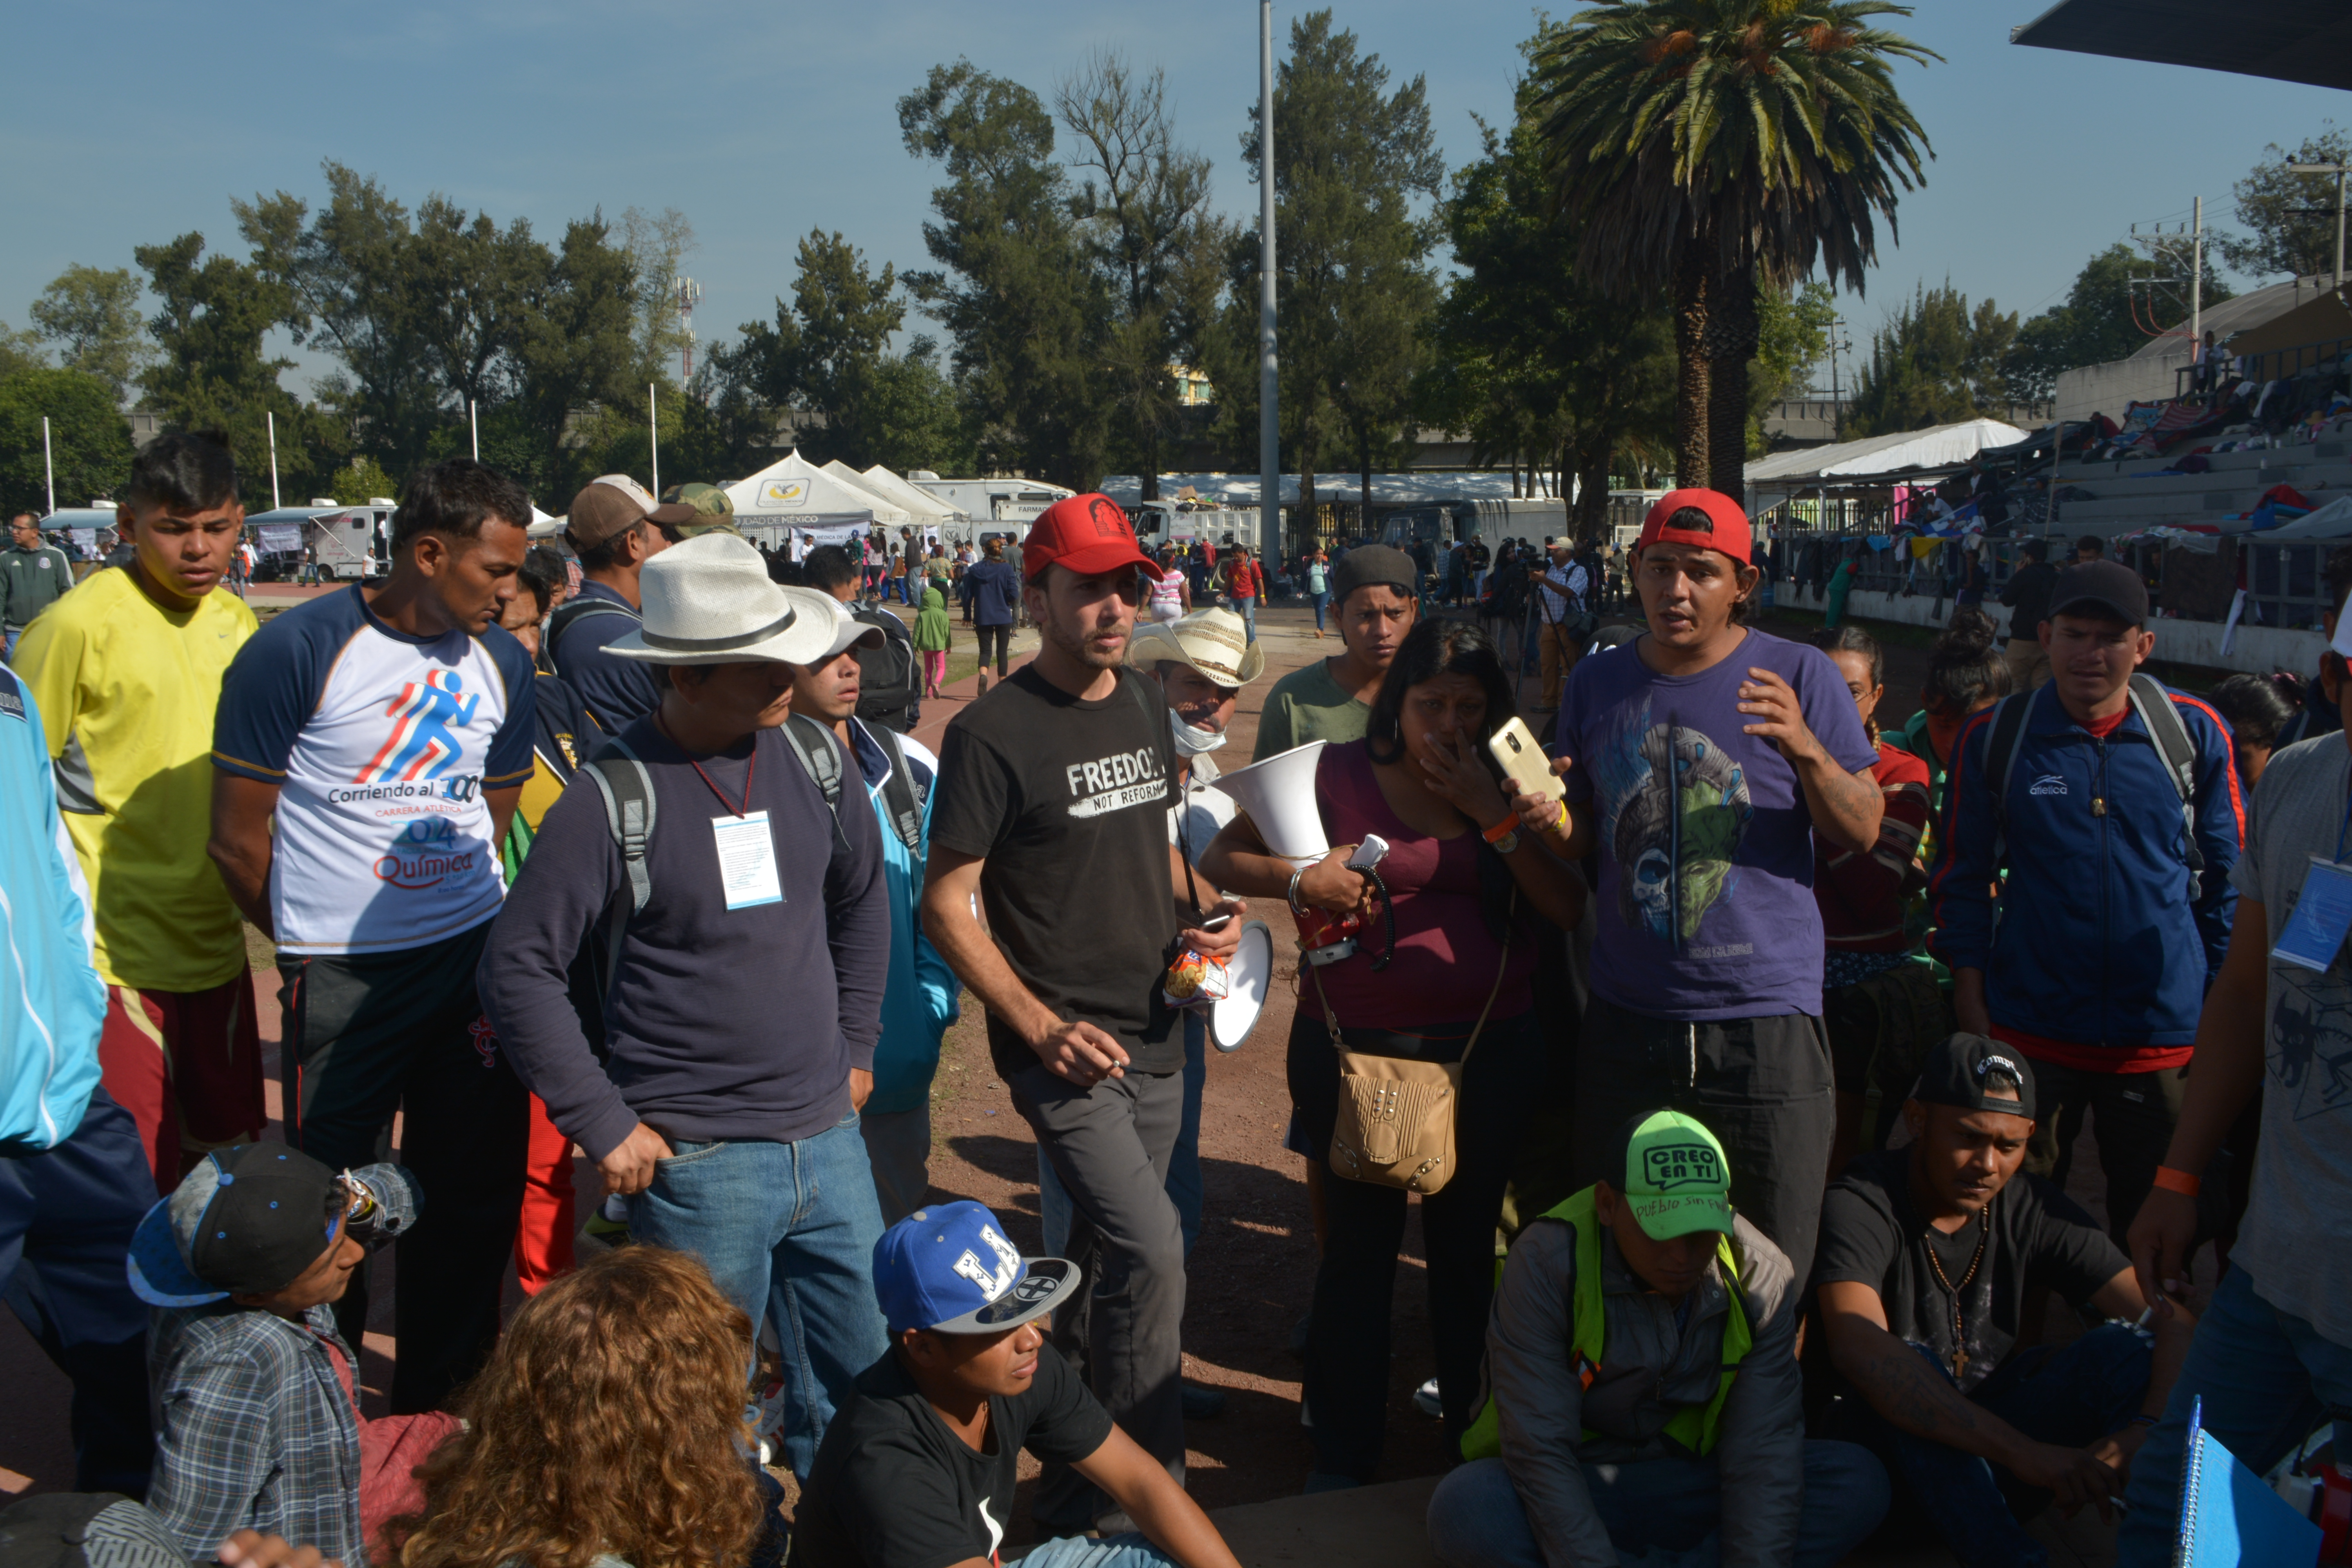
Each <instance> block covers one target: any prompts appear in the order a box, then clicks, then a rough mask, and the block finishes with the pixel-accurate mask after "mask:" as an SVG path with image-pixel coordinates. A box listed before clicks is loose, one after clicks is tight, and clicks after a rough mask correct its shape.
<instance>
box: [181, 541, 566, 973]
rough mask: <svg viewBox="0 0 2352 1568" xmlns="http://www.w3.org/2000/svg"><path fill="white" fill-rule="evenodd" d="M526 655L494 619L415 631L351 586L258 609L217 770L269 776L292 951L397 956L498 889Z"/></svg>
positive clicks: (519, 763) (527, 708)
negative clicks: (501, 819) (499, 841)
mask: <svg viewBox="0 0 2352 1568" xmlns="http://www.w3.org/2000/svg"><path fill="white" fill-rule="evenodd" d="M533 723H534V712H533V687H532V680H531V666H530V655H529V654H528V653H527V652H525V651H524V649H523V646H522V645H521V644H520V642H517V641H516V640H515V638H514V637H513V636H512V635H511V634H510V633H508V632H506V631H503V630H501V629H500V628H499V627H497V626H492V627H490V628H489V629H488V631H486V632H483V633H482V634H481V635H479V636H478V637H469V636H467V634H465V633H463V632H447V633H444V634H443V635H441V636H440V637H410V636H408V635H406V634H405V633H403V632H398V631H394V629H393V628H392V627H390V626H386V625H385V624H384V623H383V622H382V621H380V620H378V619H376V617H375V616H373V615H372V614H371V613H369V611H368V608H367V605H366V601H365V600H364V598H363V597H362V594H361V590H360V586H359V584H352V586H351V587H349V588H347V589H345V590H344V591H343V592H341V593H339V594H332V595H327V596H326V597H323V598H319V599H313V600H311V601H310V603H309V604H307V605H301V606H299V608H296V609H293V610H289V611H287V612H286V613H284V614H282V615H280V616H277V617H276V618H275V619H273V620H270V621H268V622H266V623H265V624H264V625H263V626H262V628H261V630H260V631H259V632H257V633H256V634H255V635H254V637H253V638H252V640H250V641H249V642H247V644H246V645H245V647H244V648H243V649H242V650H241V651H240V652H239V653H238V655H237V658H236V662H235V663H234V664H232V665H230V667H229V670H228V675H227V678H226V680H225V681H224V682H223V684H222V688H221V700H220V710H219V717H218V719H217V721H215V728H214V731H213V766H214V767H215V768H216V769H218V770H219V771H221V772H223V773H234V774H236V775H238V776H239V777H243V778H250V779H257V780H260V781H261V782H263V783H265V784H277V785H278V786H280V788H279V794H278V825H277V842H276V845H275V848H274V853H273V855H272V858H271V863H270V876H269V902H270V910H271V914H272V917H273V918H274V920H275V921H276V923H277V928H278V932H277V934H278V947H279V949H280V950H281V951H283V952H290V953H297V954H318V953H367V952H398V951H400V950H402V949H404V948H412V947H422V946H425V944H427V943H429V942H439V941H441V940H443V939H444V938H446V937H452V936H456V935H457V934H458V933H460V932H462V931H470V930H472V929H473V928H474V927H475V926H477V925H479V924H480V923H481V922H482V921H486V920H488V919H489V918H490V917H491V916H493V915H495V914H497V913H498V910H499V900H501V898H502V897H503V896H504V884H503V879H501V877H500V875H499V852H498V847H497V846H496V845H495V844H493V843H492V842H491V841H490V812H489V806H488V804H487V803H486V802H485V801H484V800H483V798H482V796H483V794H484V792H485V791H488V790H497V789H506V788H510V787H514V786H517V785H520V784H522V782H523V781H524V780H525V779H527V778H529V777H530V771H531V765H532V764H531V741H532V732H533Z"/></svg>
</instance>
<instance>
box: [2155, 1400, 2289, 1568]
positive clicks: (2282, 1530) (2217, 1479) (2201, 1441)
mask: <svg viewBox="0 0 2352 1568" xmlns="http://www.w3.org/2000/svg"><path fill="white" fill-rule="evenodd" d="M2172 1561H2173V1564H2174V1568H2239V1565H2240V1564H2241V1563H2243V1564H2245V1565H2246V1568H2311V1565H2312V1564H2314V1563H2317V1562H2318V1561H2319V1526H2317V1525H2315V1524H2314V1523H2312V1522H2311V1521H2309V1520H2307V1519H2305V1518H2304V1517H2303V1515H2301V1514H2299V1513H2297V1512H2295V1511H2294V1509H2293V1508H2291V1507H2290V1506H2288V1504H2287V1500H2285V1499H2284V1498H2283V1497H2281V1496H2279V1495H2278V1493H2276V1492H2274V1491H2273V1490H2271V1489H2270V1488H2268V1487H2266V1486H2264V1485H2263V1479H2262V1478H2261V1477H2260V1476H2257V1475H2256V1474H2254V1472H2253V1471H2252V1470H2250V1469H2248V1468H2246V1467H2245V1466H2243V1465H2242V1464H2240V1463H2238V1460H2237V1457H2236V1456H2235V1455H2233V1454H2231V1452H2230V1450H2229V1449H2227V1448H2224V1447H2221V1443H2220V1442H2219V1441H2217V1440H2216V1439H2215V1437H2214V1436H2213V1434H2211V1433H2210V1432H2208V1431H2206V1430H2205V1402H2204V1401H2203V1400H2201V1399H2200V1400H2199V1401H2197V1403H2196V1404H2195V1405H2194V1406H2192V1407H2191V1409H2190V1410H2189V1459H2188V1463H2187V1464H2186V1465H2185V1466H2184V1467H2183V1473H2182V1475H2181V1478H2180V1542H2179V1550H2177V1551H2176V1552H2174V1553H2173V1558H2172Z"/></svg>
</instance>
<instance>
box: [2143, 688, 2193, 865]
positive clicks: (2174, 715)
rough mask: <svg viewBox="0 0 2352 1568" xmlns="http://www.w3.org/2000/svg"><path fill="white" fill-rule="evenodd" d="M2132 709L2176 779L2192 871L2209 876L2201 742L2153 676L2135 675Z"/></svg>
mask: <svg viewBox="0 0 2352 1568" xmlns="http://www.w3.org/2000/svg"><path fill="white" fill-rule="evenodd" d="M2131 700H2132V707H2133V708H2134V709H2135V710H2137V712H2138V714H2139V721H2140V722H2141V723H2143V724H2145V725H2147V732H2148V735H2149V738H2150V739H2152V740H2154V741H2155V742H2156V749H2157V752H2158V755H2160V756H2161V757H2163V759H2164V771H2165V772H2166V773H2168V774H2170V775H2171V777H2172V787H2173V789H2174V790H2176V791H2177V792H2179V795H2180V817H2181V826H2182V829H2183V832H2184V834H2185V837H2186V841H2187V843H2188V846H2189V870H2191V871H2192V872H2195V873H2196V874H2197V875H2198V876H2200V877H2202V876H2203V875H2204V872H2205V853H2204V851H2203V850H2201V849H2200V848H2198V847H2197V742H2196V741H2195V740H2194V739H2192V738H2191V737H2190V735H2189V726H2188V725H2187V724H2186V723H2185V722H2183V721H2182V720H2181V717H2180V710H2179V709H2178V708H2176V707H2174V706H2173V703H2172V693H2170V692H2169V691H2167V690H2166V689H2164V683H2163V682H2162V681H2160V680H2158V679H2156V677H2154V676H2152V675H2147V674H2142V673H2139V672H2137V671H2136V672H2134V674H2133V675H2132V678H2131Z"/></svg>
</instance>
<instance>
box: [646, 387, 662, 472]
mask: <svg viewBox="0 0 2352 1568" xmlns="http://www.w3.org/2000/svg"><path fill="white" fill-rule="evenodd" d="M646 433H647V434H648V435H649V436H650V437H652V439H653V447H654V499H655V500H660V499H661V404H660V403H659V402H658V401H657V400H656V398H655V396H654V384H653V383H652V382H650V381H649V382H647V383H646Z"/></svg>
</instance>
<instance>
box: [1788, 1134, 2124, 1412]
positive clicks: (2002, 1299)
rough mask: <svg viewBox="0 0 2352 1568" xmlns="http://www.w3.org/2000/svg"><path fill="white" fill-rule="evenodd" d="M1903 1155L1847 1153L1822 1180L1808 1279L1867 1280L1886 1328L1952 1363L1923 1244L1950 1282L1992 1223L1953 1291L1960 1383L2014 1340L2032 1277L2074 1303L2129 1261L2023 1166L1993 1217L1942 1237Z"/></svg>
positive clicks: (1939, 1286) (1945, 1313)
mask: <svg viewBox="0 0 2352 1568" xmlns="http://www.w3.org/2000/svg"><path fill="white" fill-rule="evenodd" d="M1910 1164H1911V1151H1910V1150H1909V1149H1908V1148H1904V1149H1881V1150H1877V1151H1875V1152H1871V1153H1868V1154H1864V1155H1861V1156H1859V1157H1858V1158H1856V1159H1855V1160H1854V1162H1853V1163H1852V1164H1850V1165H1848V1166H1847V1167H1846V1168H1845V1172H1844V1173H1843V1174H1842V1175H1841V1176H1839V1177H1838V1179H1837V1180H1836V1181H1835V1182H1833V1183H1832V1184H1831V1185H1830V1190H1829V1193H1828V1195H1827V1196H1825V1197H1824V1198H1823V1199H1822V1239H1821V1245H1820V1247H1819V1249H1818V1250H1817V1251H1816V1252H1815V1254H1814V1257H1813V1288H1814V1289H1820V1288H1821V1287H1822V1286H1823V1285H1829V1284H1835V1283H1839V1282H1841V1281H1846V1280H1852V1281H1853V1282H1855V1283H1858V1284H1863V1285H1867V1286H1869V1287H1870V1288H1871V1289H1874V1290H1876V1291H1877V1292H1878V1299H1879V1300H1880V1301H1881V1302H1882V1303H1883V1304H1884V1305H1885V1310H1886V1327H1887V1330H1888V1331H1889V1332H1891V1333H1893V1334H1894V1335H1895V1338H1896V1339H1898V1340H1906V1341H1908V1342H1911V1343H1913V1344H1924V1345H1926V1346H1927V1347H1928V1348H1929V1349H1930V1350H1932V1351H1934V1352H1935V1353H1936V1355H1937V1359H1938V1360H1940V1361H1941V1362H1942V1363H1944V1365H1945V1366H1946V1367H1949V1366H1950V1365H1951V1364H1952V1305H1953V1302H1952V1292H1951V1291H1950V1290H1948V1289H1945V1287H1944V1284H1943V1282H1942V1281H1939V1280H1938V1279H1937V1276H1936V1270H1935V1268H1932V1267H1930V1264H1929V1256H1930V1249H1931V1248H1932V1249H1933V1257H1934V1260H1935V1263H1936V1264H1937V1265H1940V1266H1941V1267H1942V1269H1943V1279H1945V1280H1948V1281H1950V1282H1951V1284H1953V1285H1954V1286H1958V1284H1959V1282H1960V1281H1961V1279H1964V1278H1966V1277H1967V1275H1968V1272H1969V1259H1971V1258H1974V1257H1975V1256H1976V1250H1977V1243H1978V1241H1979V1239H1980V1238H1982V1237H1983V1235H1984V1232H1983V1228H1982V1227H1983V1226H1985V1225H1987V1224H1988V1223H1990V1226H1992V1235H1991V1237H1990V1240H1988V1241H1987V1242H1986V1245H1985V1257H1984V1262H1983V1264H1982V1265H1981V1266H1980V1267H1979V1268H1978V1269H1977V1272H1976V1277H1975V1278H1974V1279H1970V1280H1969V1285H1968V1288H1967V1289H1965V1290H1962V1291H1961V1292H1960V1300H1959V1309H1960V1321H1961V1322H1962V1323H1963V1324H1964V1325H1965V1327H1966V1330H1967V1337H1966V1340H1965V1342H1964V1343H1965V1348H1966V1349H1967V1351H1968V1357H1969V1359H1968V1366H1967V1370H1966V1372H1965V1373H1963V1374H1962V1375H1961V1377H1960V1380H1959V1383H1960V1386H1961V1388H1962V1389H1963V1390H1966V1389H1969V1388H1973V1387H1975V1386H1976V1385H1977V1384H1979V1383H1982V1382H1983V1381H1984V1380H1985V1379H1986V1378H1987V1377H1989V1376H1990V1375H1991V1374H1992V1372H1993V1370H1994V1369H1995V1368H1997V1367H1998V1366H2000V1363H2001V1361H2002V1359H2003V1358H2004V1357H2006V1356H2007V1355H2008V1354H2009V1352H2010V1347H2011V1345H2013V1344H2015V1343H2016V1342H2017V1334H2018V1328H2019V1324H2020V1322H2021V1319H2022V1317H2023V1303H2024V1299H2025V1292H2026V1289H2027V1288H2028V1287H2029V1286H2042V1287H2047V1288H2048V1289H2051V1290H2053V1291H2055V1292H2056V1293H2057V1295H2058V1297H2059V1299H2060V1300H2063V1301H2064V1302H2065V1303H2066V1304H2067V1305H2068V1306H2070V1307H2079V1306H2081V1305H2082V1304H2083V1303H2084V1302H2085V1301H2088V1300H2090V1299H2091V1298H2092V1297H2093V1296H2095V1295H2096V1294H2097V1293H2098V1290H2099V1288H2100V1287H2101V1286H2103V1285H2105V1283H2106V1282H2107V1281H2108V1280H2110V1279H2114V1278H2115V1277H2116V1275H2117V1274H2119V1273H2121V1272H2122V1271H2123V1270H2124V1269H2125V1268H2128V1267H2130V1259H2128V1258H2126V1257H2125V1256H2124V1255H2123V1252H2122V1250H2121V1249H2120V1248H2118V1247H2116V1244H2115V1243H2114V1242H2113V1241H2110V1240H2109V1239H2108V1238H2107V1234H2106V1232H2105V1230H2103V1229H2101V1228H2100V1226H2099V1223H2098V1221H2096V1220H2095V1219H2093V1218H2092V1217H2091V1216H2090V1215H2089V1214H2088V1213H2086V1212H2085V1211H2084V1208H2083V1205H2080V1204H2078V1203H2076V1202H2075V1201H2074V1199H2072V1198H2070V1197H2068V1196H2067V1195H2066V1194H2064V1193H2063V1192H2062V1191H2060V1190H2059V1188H2058V1187H2057V1186H2056V1185H2055V1184H2052V1183H2050V1182H2046V1181H2044V1180H2042V1178H2041V1177H2040V1176H2029V1175H2026V1174H2024V1173H2019V1174H2018V1175H2017V1176H2015V1177H2014V1178H2012V1179H2011V1182H2010V1184H2008V1185H2007V1186H2005V1187H2003V1188H2002V1189H2001V1190H2000V1193H1999V1194H1997V1195H1996V1196H1995V1197H1994V1198H1993V1201H1992V1203H1991V1205H1990V1220H1988V1219H1987V1218H1986V1217H1985V1216H1983V1215H1979V1217H1977V1218H1975V1219H1972V1220H1970V1221H1969V1222H1968V1223H1967V1224H1966V1225H1963V1226H1960V1228H1959V1229H1958V1230H1957V1231H1955V1232H1953V1233H1952V1234H1951V1235H1949V1236H1947V1235H1945V1234H1944V1233H1943V1232H1941V1231H1939V1230H1937V1229H1936V1227H1935V1226H1931V1225H1929V1224H1928V1223H1927V1221H1926V1219H1925V1218H1923V1217H1922V1216H1921V1215H1920V1214H1919V1213H1918V1211H1917V1209H1916V1207H1915V1206H1914V1205H1913V1204H1912V1202H1911V1184H1910Z"/></svg>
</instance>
